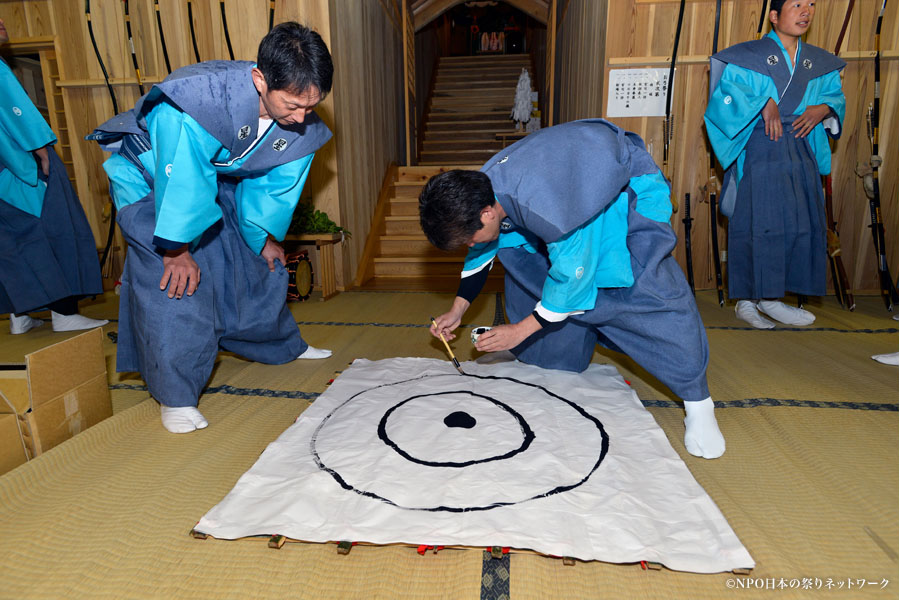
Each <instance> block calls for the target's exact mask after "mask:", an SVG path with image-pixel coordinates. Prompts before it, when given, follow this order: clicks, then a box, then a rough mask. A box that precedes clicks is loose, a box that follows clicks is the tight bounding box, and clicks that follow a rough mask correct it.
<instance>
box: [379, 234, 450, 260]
mask: <svg viewBox="0 0 900 600" xmlns="http://www.w3.org/2000/svg"><path fill="white" fill-rule="evenodd" d="M378 248H379V255H382V256H413V257H416V256H419V257H432V256H454V257H457V258H463V257H465V255H466V248H465V247H464V246H463V247H461V248H459V249H458V250H455V251H453V252H444V251H443V250H439V249H437V248H435V247H434V246H432V245H431V242H429V241H428V239H427V238H426V237H425V236H424V235H382V236H379V238H378Z"/></svg>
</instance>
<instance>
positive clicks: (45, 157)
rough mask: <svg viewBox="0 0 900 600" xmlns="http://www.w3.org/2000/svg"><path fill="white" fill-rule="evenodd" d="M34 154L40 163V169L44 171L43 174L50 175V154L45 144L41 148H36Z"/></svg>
mask: <svg viewBox="0 0 900 600" xmlns="http://www.w3.org/2000/svg"><path fill="white" fill-rule="evenodd" d="M34 155H35V156H37V158H38V160H39V161H40V163H41V171H43V172H44V175H48V176H49V175H50V154H49V153H48V152H47V146H44V147H43V148H38V149H37V150H35V151H34Z"/></svg>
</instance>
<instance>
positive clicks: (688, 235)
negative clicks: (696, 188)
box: [681, 194, 697, 296]
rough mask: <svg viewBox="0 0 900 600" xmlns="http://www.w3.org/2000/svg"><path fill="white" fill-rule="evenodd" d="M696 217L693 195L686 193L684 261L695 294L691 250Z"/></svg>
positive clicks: (692, 291)
mask: <svg viewBox="0 0 900 600" xmlns="http://www.w3.org/2000/svg"><path fill="white" fill-rule="evenodd" d="M693 220H694V219H692V218H691V195H690V194H685V195H684V218H683V219H682V220H681V222H682V223H684V261H685V263H686V264H687V280H688V285H690V286H691V293H692V294H694V295H695V296H696V295H697V294H696V291H695V290H694V254H693V252H692V251H691V222H693Z"/></svg>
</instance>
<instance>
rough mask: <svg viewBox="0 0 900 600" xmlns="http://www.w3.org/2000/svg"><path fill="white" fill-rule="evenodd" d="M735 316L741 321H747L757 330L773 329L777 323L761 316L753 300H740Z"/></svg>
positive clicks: (735, 309) (735, 308)
mask: <svg viewBox="0 0 900 600" xmlns="http://www.w3.org/2000/svg"><path fill="white" fill-rule="evenodd" d="M734 314H736V315H737V318H738V319H740V320H741V321H747V322H748V323H750V324H751V325H753V326H754V327H756V328H757V329H773V328H774V327H775V323H773V322H772V321H770V320H768V319H767V318H765V317H764V316H762V315H761V314H759V311H758V310H757V309H756V302H753V301H751V300H738V303H737V306H735V307H734Z"/></svg>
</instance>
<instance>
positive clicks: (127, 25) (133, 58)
mask: <svg viewBox="0 0 900 600" xmlns="http://www.w3.org/2000/svg"><path fill="white" fill-rule="evenodd" d="M122 1H123V3H124V4H125V35H126V36H127V37H128V48H129V49H130V50H131V64H133V65H134V76H135V77H136V78H137V85H138V89H139V90H140V91H141V96H143V95H144V83H143V82H142V81H141V68H140V67H139V66H138V59H137V54H136V53H135V51H134V40H133V39H132V37H131V15H130V14H129V12H128V0H122Z"/></svg>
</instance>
